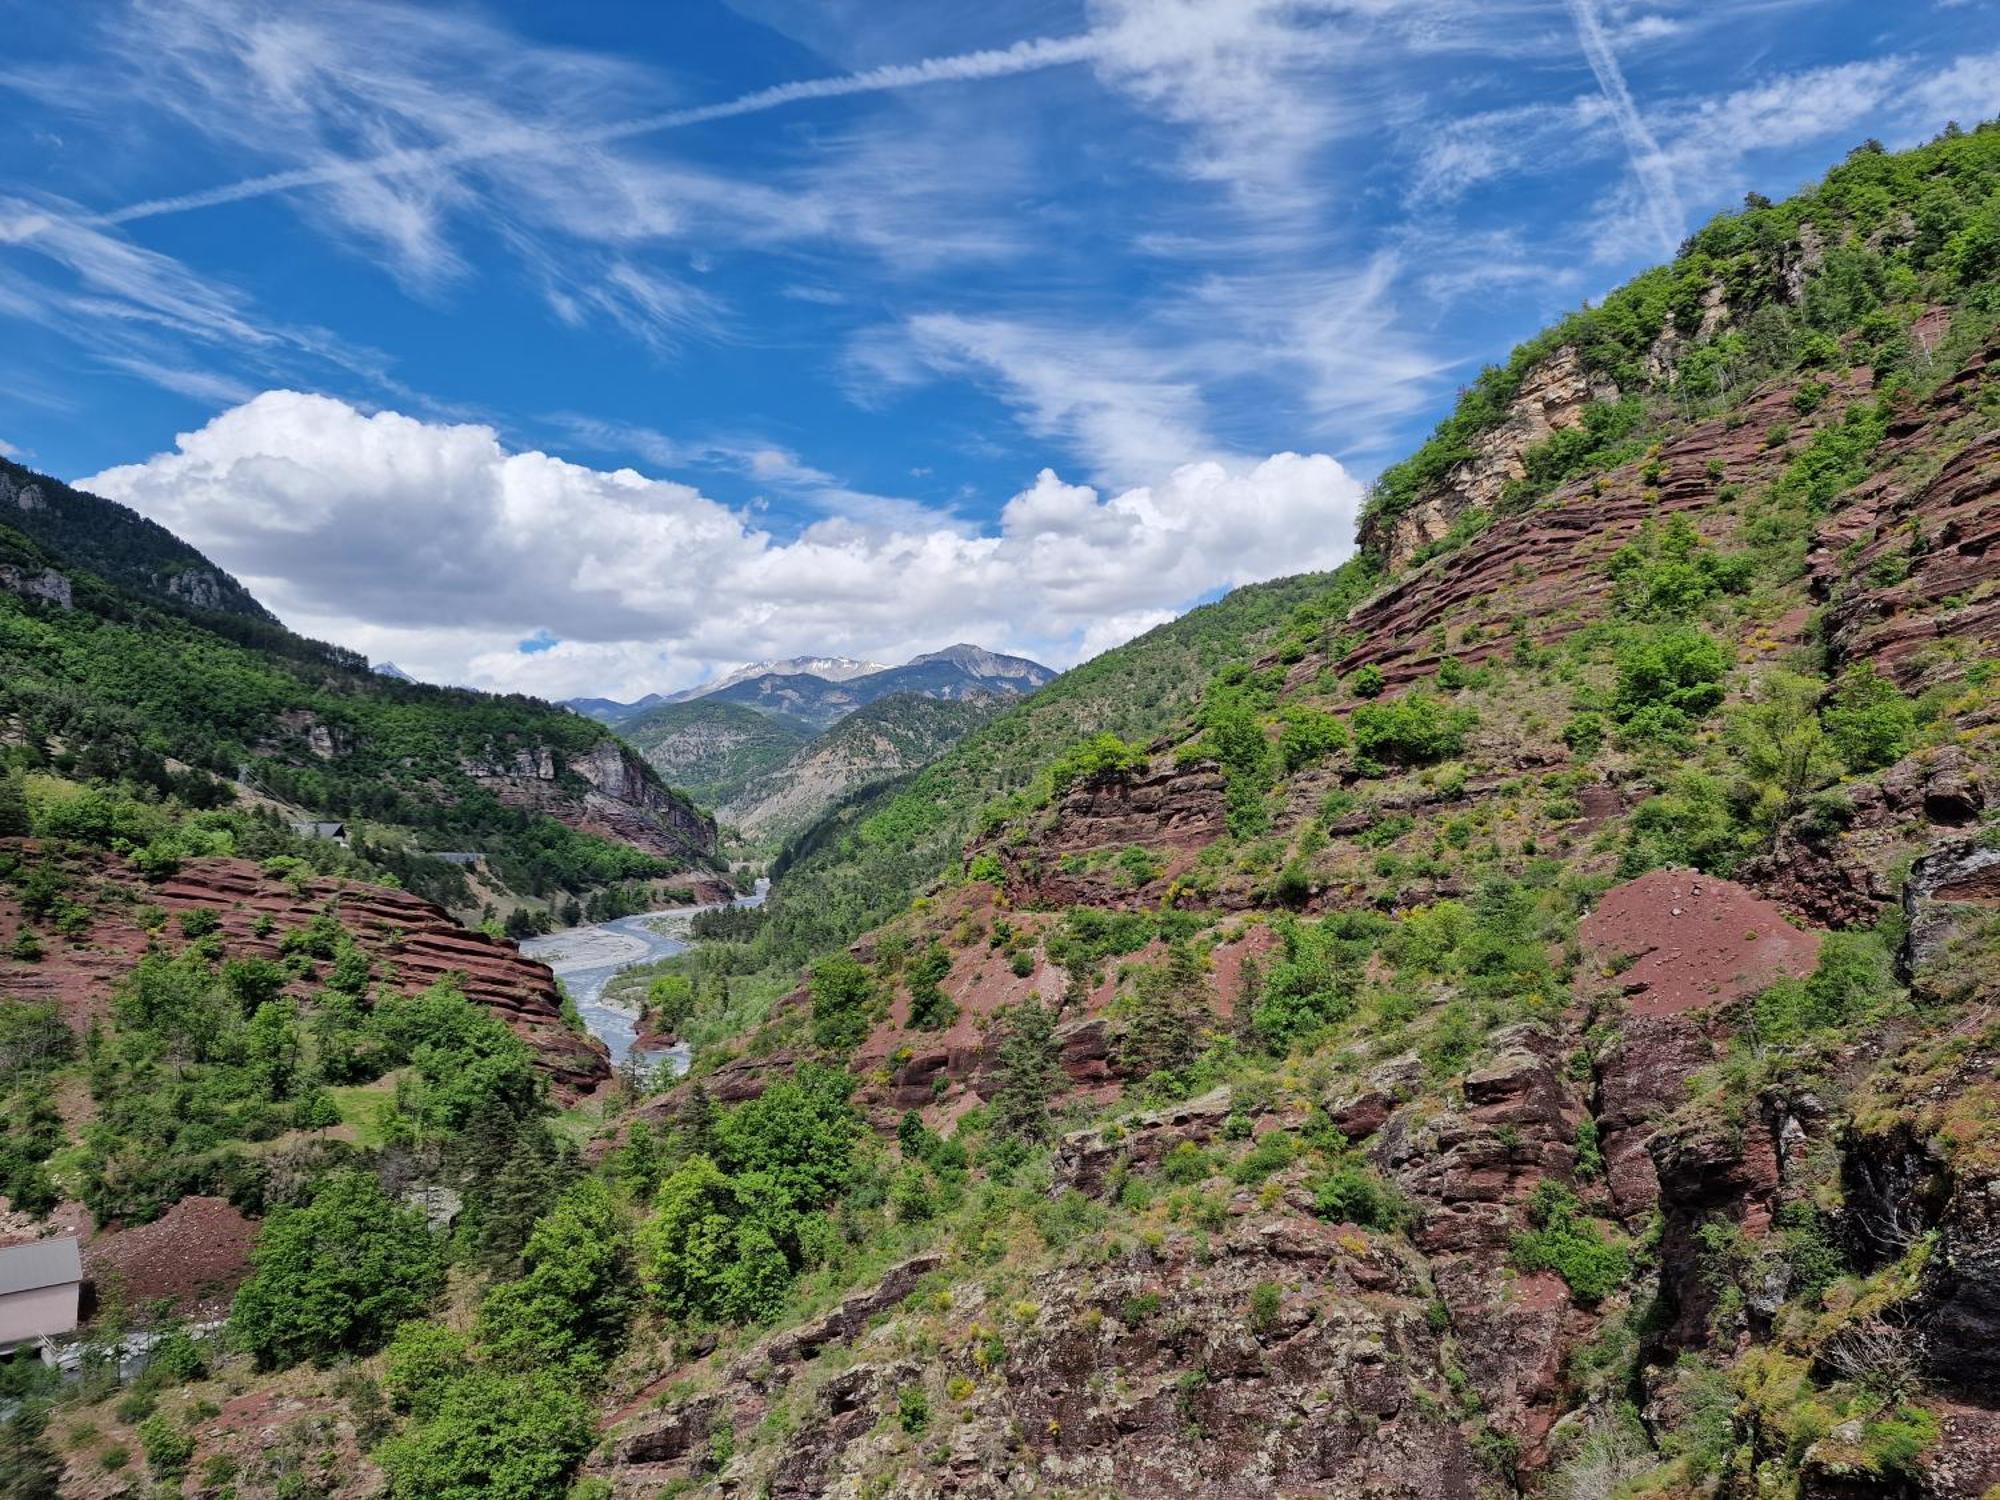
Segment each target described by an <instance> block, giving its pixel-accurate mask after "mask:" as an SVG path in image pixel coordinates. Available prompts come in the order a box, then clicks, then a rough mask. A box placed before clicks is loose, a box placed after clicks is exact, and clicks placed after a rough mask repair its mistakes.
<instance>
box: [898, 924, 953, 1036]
mask: <svg viewBox="0 0 2000 1500" xmlns="http://www.w3.org/2000/svg"><path fill="white" fill-rule="evenodd" d="M950 973H951V954H950V953H949V952H947V951H946V950H945V946H944V944H942V943H932V944H931V945H930V946H929V947H928V948H926V949H924V951H923V952H922V953H920V954H919V955H918V956H917V957H916V958H914V959H912V960H911V961H910V968H909V980H910V1025H911V1027H912V1028H914V1029H915V1030H917V1031H943V1030H944V1029H945V1028H946V1027H947V1026H949V1025H951V1023H952V1022H953V1021H955V1020H957V1019H958V1006H957V1005H955V1004H954V1003H953V1002H952V999H951V997H950V996H949V995H947V994H946V993H945V992H944V985H943V981H944V979H945V977H946V976H947V975H949V974H950Z"/></svg>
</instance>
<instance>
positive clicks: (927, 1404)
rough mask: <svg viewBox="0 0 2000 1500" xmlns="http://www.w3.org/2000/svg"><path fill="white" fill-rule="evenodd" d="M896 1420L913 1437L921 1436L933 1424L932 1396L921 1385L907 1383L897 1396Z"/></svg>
mask: <svg viewBox="0 0 2000 1500" xmlns="http://www.w3.org/2000/svg"><path fill="white" fill-rule="evenodd" d="M896 1422H897V1425H898V1426H900V1427H901V1428H902V1429H903V1431H905V1432H907V1433H908V1434H910V1436H911V1437H921V1436H922V1435H923V1432H924V1430H925V1429H926V1428H927V1427H929V1426H930V1425H931V1398H930V1397H929V1396H927V1395H925V1394H924V1388H923V1387H922V1386H920V1385H906V1386H904V1387H903V1389H902V1392H901V1394H899V1395H898V1396H897V1397H896Z"/></svg>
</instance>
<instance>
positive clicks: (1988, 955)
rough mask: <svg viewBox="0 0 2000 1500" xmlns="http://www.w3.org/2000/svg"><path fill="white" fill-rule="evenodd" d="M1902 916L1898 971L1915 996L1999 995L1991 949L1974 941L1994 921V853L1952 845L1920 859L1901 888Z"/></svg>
mask: <svg viewBox="0 0 2000 1500" xmlns="http://www.w3.org/2000/svg"><path fill="white" fill-rule="evenodd" d="M1903 916H1904V920H1905V923H1906V928H1905V932H1906V936H1905V938H1904V942H1903V952H1902V957H1901V966H1902V969H1903V972H1904V974H1905V976H1906V977H1907V979H1908V981H1909V983H1910V984H1911V985H1912V986H1913V987H1914V988H1915V989H1916V990H1917V991H1918V993H1920V994H1922V995H1925V996H1927V997H1928V998H1930V999H1933V1000H1946V999H1949V1000H1958V999H1969V998H1971V997H1972V996H1973V995H1975V994H1978V993H1981V992H1985V993H1989V994H1991V993H2000V973H1996V972H1995V971H1994V955H1993V953H1992V951H1991V943H1990V942H1984V943H1982V942H1979V941H1977V939H1979V938H1980V937H1981V936H1982V935H1983V934H1984V933H1985V932H1986V931H1987V930H1988V929H1990V928H1991V926H1992V924H1993V923H1994V922H1995V921H1996V920H2000V849H1990V848H1980V847H1979V846H1978V845H1976V844H1953V845H1948V846H1946V847H1944V848H1941V849H1938V850H1936V851H1934V852H1932V853H1930V854H1926V855H1925V856H1924V857H1923V858H1921V859H1919V860H1918V861H1917V862H1916V863H1915V864H1914V865H1912V866H1911V868H1910V876H1909V879H1908V880H1907V881H1906V882H1905V883H1904V886H1903Z"/></svg>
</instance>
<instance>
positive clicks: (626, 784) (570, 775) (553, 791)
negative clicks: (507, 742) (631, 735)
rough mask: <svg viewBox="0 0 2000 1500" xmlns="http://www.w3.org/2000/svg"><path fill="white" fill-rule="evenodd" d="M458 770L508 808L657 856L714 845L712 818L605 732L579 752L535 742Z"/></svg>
mask: <svg viewBox="0 0 2000 1500" xmlns="http://www.w3.org/2000/svg"><path fill="white" fill-rule="evenodd" d="M465 771H466V773H467V774H468V775H470V776H471V777H472V778H473V779H474V780H475V781H477V782H479V783H480V784H481V785H482V786H484V787H486V788H487V789H488V790H490V791H491V792H492V793H493V795H494V796H495V797H497V798H498V799H499V800H500V801H501V802H502V803H504V804H505V805H506V806H508V807H517V808H521V809H523V810H525V811H529V812H539V813H546V814H548V815H549V816H550V817H552V818H555V819H556V820H558V821H559V822H562V823H566V824H568V825H569V826H570V827H571V828H576V829H580V830H582V831H583V832H585V833H595V834H598V835H600V836H602V837H604V838H609V839H616V840H618V841H619V842H621V843H626V844H630V845H631V846H632V847H633V848H635V849H640V850H643V851H645V852H646V853H648V854H656V855H658V856H660V857H661V858H663V859H682V860H700V859H705V858H707V857H708V856H711V855H713V854H714V852H715V820H714V819H713V818H710V817H708V816H707V815H706V814H704V813H702V812H701V811H699V810H698V809H697V808H694V807H692V806H690V805H689V804H688V802H687V801H686V800H685V799H684V798H681V797H678V796H676V795H675V794H674V793H673V792H671V791H670V790H668V789H667V788H666V787H665V786H663V785H661V783H660V780H659V778H658V777H657V776H654V775H653V774H652V773H651V772H650V770H649V769H648V768H647V766H646V763H645V762H644V761H643V760H641V759H640V758H639V756H638V754H637V752H635V751H634V750H633V749H632V748H631V747H630V746H628V745H626V744H624V743H623V742H622V741H619V740H615V739H611V738H608V737H607V738H605V739H602V740H599V741H598V742H597V743H596V744H595V745H593V746H592V747H591V748H590V750H589V751H588V752H586V753H585V754H583V755H580V756H573V757H568V758H565V757H562V756H560V755H559V754H558V753H557V752H556V751H555V750H553V749H551V748H550V747H548V746H546V745H543V746H536V747H532V748H526V749H521V750H518V751H516V752H515V753H514V754H513V755H511V756H508V757H505V758H490V759H486V760H479V761H470V762H467V763H466V765H465Z"/></svg>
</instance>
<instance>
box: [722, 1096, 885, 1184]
mask: <svg viewBox="0 0 2000 1500" xmlns="http://www.w3.org/2000/svg"><path fill="white" fill-rule="evenodd" d="M853 1092H854V1080H853V1079H852V1078H851V1077H849V1076H848V1074H847V1073H846V1072H845V1071H844V1070H842V1069H840V1068H822V1067H818V1066H815V1065H813V1064H807V1065H806V1066H804V1067H802V1068H800V1069H799V1070H798V1073H797V1075H796V1076H795V1077H792V1078H786V1079H782V1080H780V1081H779V1082H777V1083H774V1084H772V1085H771V1086H770V1087H768V1088H766V1089H765V1090H764V1092H763V1093H761V1094H759V1095H758V1096H757V1097H756V1098H755V1099H749V1100H745V1101H744V1102H743V1103H741V1104H739V1105H737V1106H736V1107H735V1108H734V1109H732V1110H730V1111H729V1112H728V1113H727V1114H725V1115H724V1116H723V1117H722V1118H721V1119H720V1120H719V1121H717V1122H716V1127H715V1148H716V1159H717V1161H718V1162H719V1163H720V1164H721V1165H722V1166H723V1167H724V1168H726V1169H727V1170H728V1171H730V1172H734V1173H737V1174H762V1175H765V1176H767V1177H768V1178H769V1179H770V1181H771V1182H772V1183H774V1184H775V1185H776V1186H777V1188H778V1189H779V1191H780V1192H781V1194H782V1195H783V1198H784V1201H785V1203H786V1205H787V1206H788V1207H795V1208H817V1207H819V1206H820V1205H821V1204H824V1203H825V1202H827V1201H828V1200H829V1199H830V1198H832V1197H833V1196H834V1194H836V1193H838V1192H839V1191H840V1190H841V1189H842V1188H844V1187H845V1186H846V1185H847V1182H848V1179H849V1177H850V1176H851V1175H852V1173H853V1170H854V1161H853V1158H854V1141H855V1138H856V1137H857V1136H858V1135H859V1134H860V1133H861V1130H862V1128H863V1127H862V1123H861V1117H860V1116H859V1115H858V1114H856V1113H855V1110H854V1106H853V1105H852V1104H850V1103H849V1102H848V1100H849V1098H850V1096H851V1095H852V1094H853Z"/></svg>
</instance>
